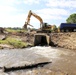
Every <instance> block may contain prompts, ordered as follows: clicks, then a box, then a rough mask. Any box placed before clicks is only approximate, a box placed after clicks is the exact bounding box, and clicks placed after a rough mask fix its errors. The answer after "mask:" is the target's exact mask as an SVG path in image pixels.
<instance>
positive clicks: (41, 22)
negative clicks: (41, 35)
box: [23, 10, 43, 29]
mask: <svg viewBox="0 0 76 75" xmlns="http://www.w3.org/2000/svg"><path fill="white" fill-rule="evenodd" d="M31 16H34V17H35V18H37V19H38V20H39V21H40V28H41V27H42V25H43V20H42V18H41V17H40V16H38V15H37V14H35V13H33V12H32V11H31V10H30V11H29V13H28V16H27V19H26V22H25V24H24V26H23V28H25V29H27V25H30V18H31ZM30 26H32V25H30ZM32 27H33V26H32Z"/></svg>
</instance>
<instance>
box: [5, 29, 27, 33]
mask: <svg viewBox="0 0 76 75" xmlns="http://www.w3.org/2000/svg"><path fill="white" fill-rule="evenodd" d="M6 31H7V32H10V33H16V32H18V33H21V32H26V31H27V30H24V29H21V28H6Z"/></svg>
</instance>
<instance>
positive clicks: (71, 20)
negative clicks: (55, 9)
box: [66, 13, 76, 23]
mask: <svg viewBox="0 0 76 75" xmlns="http://www.w3.org/2000/svg"><path fill="white" fill-rule="evenodd" d="M66 21H67V23H76V13H74V14H71V15H70V16H69V17H68V18H67V20H66Z"/></svg>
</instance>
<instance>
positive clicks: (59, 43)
mask: <svg viewBox="0 0 76 75" xmlns="http://www.w3.org/2000/svg"><path fill="white" fill-rule="evenodd" d="M51 45H52V46H54V47H61V48H66V49H70V50H76V33H75V32H71V33H52V34H51Z"/></svg>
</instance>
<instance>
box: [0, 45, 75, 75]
mask: <svg viewBox="0 0 76 75" xmlns="http://www.w3.org/2000/svg"><path fill="white" fill-rule="evenodd" d="M42 62H52V63H49V64H47V65H45V66H44V67H41V68H40V67H38V68H36V69H37V70H38V71H40V72H42V71H43V70H44V72H43V73H44V74H43V73H42V74H38V72H37V71H36V69H33V70H29V69H28V70H17V71H10V72H3V71H2V70H1V69H0V75H63V74H53V73H51V74H45V72H46V70H47V69H48V70H49V71H48V72H51V71H52V70H54V71H56V72H57V71H58V73H59V72H63V73H65V74H64V75H76V51H72V50H67V49H62V48H52V47H51V46H49V47H45V46H44V47H41V46H35V47H31V48H25V49H11V50H10V49H3V50H0V67H4V66H5V67H16V66H24V65H25V64H26V65H29V64H37V63H42ZM35 73H36V74H35Z"/></svg>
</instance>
